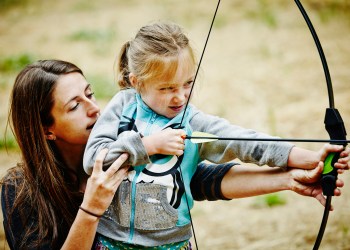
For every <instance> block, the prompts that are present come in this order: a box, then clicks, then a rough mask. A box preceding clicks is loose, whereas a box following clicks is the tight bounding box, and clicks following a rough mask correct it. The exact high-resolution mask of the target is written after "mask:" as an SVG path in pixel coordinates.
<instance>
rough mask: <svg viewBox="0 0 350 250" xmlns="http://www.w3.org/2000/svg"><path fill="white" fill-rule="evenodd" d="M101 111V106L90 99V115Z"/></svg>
mask: <svg viewBox="0 0 350 250" xmlns="http://www.w3.org/2000/svg"><path fill="white" fill-rule="evenodd" d="M99 113H100V107H99V106H98V105H97V103H96V102H95V101H93V100H89V101H88V116H95V115H97V114H99Z"/></svg>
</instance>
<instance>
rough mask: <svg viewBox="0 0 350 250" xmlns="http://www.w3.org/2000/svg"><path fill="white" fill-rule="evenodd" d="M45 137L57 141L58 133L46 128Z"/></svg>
mask: <svg viewBox="0 0 350 250" xmlns="http://www.w3.org/2000/svg"><path fill="white" fill-rule="evenodd" d="M45 138H46V140H50V141H56V135H55V134H54V133H52V132H50V131H49V130H48V129H46V128H45Z"/></svg>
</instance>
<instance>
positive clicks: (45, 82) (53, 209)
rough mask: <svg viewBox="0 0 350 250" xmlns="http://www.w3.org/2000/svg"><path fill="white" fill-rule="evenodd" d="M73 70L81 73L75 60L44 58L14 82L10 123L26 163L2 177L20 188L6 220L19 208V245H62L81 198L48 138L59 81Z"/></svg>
mask: <svg viewBox="0 0 350 250" xmlns="http://www.w3.org/2000/svg"><path fill="white" fill-rule="evenodd" d="M73 72H78V73H80V74H82V75H83V72H82V71H81V70H80V69H79V68H78V67H77V66H75V65H74V64H72V63H69V62H65V61H60V60H42V61H38V62H35V63H33V64H30V65H28V66H26V67H25V68H24V69H23V70H22V71H21V72H20V73H19V74H18V76H17V78H16V80H15V83H14V86H13V90H12V93H11V99H10V110H9V119H8V122H9V123H8V124H9V126H10V127H11V129H12V131H13V133H14V136H15V138H16V140H17V143H18V145H19V148H20V150H21V156H22V163H20V164H18V166H17V167H15V168H13V169H11V170H10V173H9V174H8V175H7V177H5V179H4V180H5V181H6V183H10V184H11V185H14V188H15V189H16V192H15V193H16V197H15V198H14V205H13V208H11V209H10V210H9V214H8V215H7V218H8V219H10V218H11V213H13V212H14V211H16V213H18V215H19V216H20V218H21V220H24V221H23V226H24V235H22V237H23V238H22V239H21V245H20V246H19V247H20V248H30V247H34V248H38V247H39V246H40V245H41V244H43V243H44V242H46V243H47V242H50V243H52V245H51V246H52V248H55V246H57V245H60V244H61V243H62V241H63V240H64V238H65V237H66V235H67V234H68V231H69V228H70V226H71V225H72V223H73V221H74V218H75V216H76V213H77V210H78V205H79V202H81V199H82V198H81V197H82V195H81V194H79V193H78V192H77V187H76V185H77V184H73V183H74V182H73V181H71V180H69V177H68V176H71V175H70V174H69V173H70V171H69V170H68V168H67V167H66V165H65V164H64V162H63V161H62V160H61V157H60V154H59V152H58V150H57V149H56V147H55V144H54V142H53V141H49V140H47V139H46V137H45V128H46V127H48V126H50V125H52V124H53V122H54V119H53V117H52V115H51V109H52V107H53V104H54V99H53V92H54V90H55V87H56V83H57V80H58V78H59V77H60V76H62V75H65V74H69V73H73ZM3 195H5V194H3ZM31 216H37V218H38V221H37V223H29V222H30V218H31ZM8 223H11V221H8ZM33 233H35V234H36V235H37V239H36V240H34V241H33V239H31V238H30V237H31V235H32V234H33Z"/></svg>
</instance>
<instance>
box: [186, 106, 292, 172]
mask: <svg viewBox="0 0 350 250" xmlns="http://www.w3.org/2000/svg"><path fill="white" fill-rule="evenodd" d="M190 123H191V126H192V129H193V131H201V132H207V133H210V134H214V135H216V136H218V137H248V138H277V137H272V136H269V135H267V134H264V133H259V132H256V131H254V130H252V129H245V128H242V127H239V126H235V125H232V124H230V123H229V122H228V121H227V120H225V119H223V118H219V117H216V116H212V115H208V114H204V113H203V112H201V111H199V110H196V112H195V115H194V116H193V117H192V119H191V121H190ZM293 146H294V145H293V144H291V143H287V142H273V141H272V142H261V141H259V142H258V141H239V140H227V141H224V140H217V141H214V142H208V143H202V144H200V145H199V154H200V157H201V159H202V160H204V159H206V160H209V161H211V162H214V163H225V162H228V161H231V160H234V159H236V158H238V159H239V160H241V161H243V162H249V163H254V164H257V165H260V166H262V165H268V166H271V167H281V168H286V167H287V162H288V156H289V153H290V150H291V149H292V147H293Z"/></svg>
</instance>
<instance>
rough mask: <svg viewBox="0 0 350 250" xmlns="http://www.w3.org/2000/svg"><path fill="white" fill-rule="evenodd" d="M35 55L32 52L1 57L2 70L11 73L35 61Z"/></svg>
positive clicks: (0, 68)
mask: <svg viewBox="0 0 350 250" xmlns="http://www.w3.org/2000/svg"><path fill="white" fill-rule="evenodd" d="M34 61H35V59H34V56H32V55H30V54H26V53H25V54H20V55H14V56H8V57H5V58H2V59H0V72H3V73H10V72H15V71H19V70H21V69H22V68H24V67H25V66H26V65H28V64H29V63H32V62H34Z"/></svg>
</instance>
